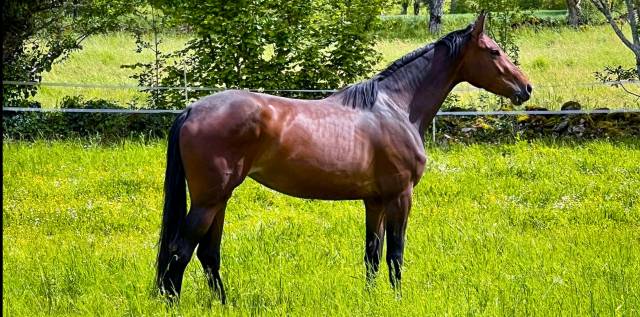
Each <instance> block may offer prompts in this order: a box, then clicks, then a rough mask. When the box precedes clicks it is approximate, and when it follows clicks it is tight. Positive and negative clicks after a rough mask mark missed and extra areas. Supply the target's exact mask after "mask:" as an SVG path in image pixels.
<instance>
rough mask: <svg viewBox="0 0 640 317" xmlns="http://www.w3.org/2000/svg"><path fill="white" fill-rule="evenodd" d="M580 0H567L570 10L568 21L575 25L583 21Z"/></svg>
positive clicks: (568, 9)
mask: <svg viewBox="0 0 640 317" xmlns="http://www.w3.org/2000/svg"><path fill="white" fill-rule="evenodd" d="M580 1H581V0H567V11H568V12H569V15H568V23H569V25H571V26H574V27H576V26H578V25H580V24H582V23H583V20H582V8H581V7H580Z"/></svg>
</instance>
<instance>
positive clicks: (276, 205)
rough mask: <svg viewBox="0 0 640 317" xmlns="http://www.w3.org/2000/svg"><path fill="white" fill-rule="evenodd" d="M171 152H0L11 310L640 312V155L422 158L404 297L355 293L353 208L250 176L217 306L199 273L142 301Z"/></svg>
mask: <svg viewBox="0 0 640 317" xmlns="http://www.w3.org/2000/svg"><path fill="white" fill-rule="evenodd" d="M164 148H165V143H164V142H158V143H155V142H151V143H142V142H132V141H125V142H123V143H121V144H118V145H113V146H108V147H104V146H99V145H96V144H92V143H91V142H87V141H83V142H75V141H67V142H44V141H40V142H35V143H20V142H12V141H8V142H4V143H3V151H4V157H3V169H4V178H3V197H4V201H3V209H2V216H3V240H4V243H3V250H2V252H3V299H2V301H3V314H4V315H7V316H39V315H135V316H141V315H149V316H155V315H189V316H202V315H210V314H212V313H213V314H216V315H217V314H222V313H224V314H233V315H250V314H261V315H283V314H291V315H371V316H373V315H375V316H380V315H384V316H391V315H395V316H397V315H414V316H424V315H436V314H437V315H443V314H448V315H463V314H465V315H490V316H494V315H638V314H640V311H639V310H638V308H639V307H640V284H638V276H640V261H638V259H639V258H640V240H638V238H639V235H638V233H639V232H640V205H639V204H638V201H640V192H639V191H638V188H640V144H639V143H638V141H637V140H629V141H627V142H619V143H609V142H606V141H591V142H584V143H569V144H556V143H553V142H542V141H538V142H534V143H525V142H519V143H515V144H504V145H472V146H457V145H456V146H450V147H439V148H428V149H427V150H428V153H429V163H428V166H427V169H426V173H425V176H424V177H423V179H422V181H421V183H420V184H419V186H417V187H416V189H415V193H414V205H413V209H412V214H411V217H410V220H409V228H408V235H407V248H406V255H405V261H406V266H405V273H404V275H403V276H404V284H403V292H402V297H401V298H399V297H397V296H396V295H395V294H394V293H393V292H392V291H391V290H390V287H389V283H388V281H387V280H386V267H385V266H384V265H383V267H382V268H381V270H382V274H381V275H380V277H379V279H378V282H377V284H376V286H375V287H374V288H373V289H372V290H370V291H367V290H365V287H364V266H363V264H362V257H363V251H364V250H363V249H364V211H363V206H362V203H361V202H357V201H349V202H331V201H316V200H305V199H295V198H291V197H288V196H285V195H282V194H279V193H276V192H274V191H272V190H269V189H267V188H265V187H262V186H261V185H259V184H257V183H255V182H254V181H251V180H248V181H246V182H245V183H243V184H242V185H241V186H240V187H239V188H238V189H237V190H236V191H235V193H234V195H233V197H232V199H231V201H230V203H229V206H228V211H227V220H226V224H225V235H224V238H223V246H222V254H223V255H222V274H223V278H224V280H225V283H226V286H227V296H228V300H229V305H228V306H226V307H221V306H220V305H219V304H218V303H217V302H215V301H211V299H210V298H211V295H210V292H209V291H208V289H207V286H206V282H205V280H204V276H203V274H202V273H201V266H200V264H199V263H197V260H195V259H194V261H192V263H191V265H190V266H189V268H188V271H187V274H186V278H185V287H184V293H183V298H182V302H181V304H180V305H179V306H178V307H176V308H170V307H167V306H166V305H164V304H163V303H162V302H160V301H159V300H158V299H156V298H154V297H153V296H151V285H152V280H153V274H154V267H153V264H154V258H155V257H154V256H155V243H156V241H157V236H158V230H159V223H160V212H161V200H162V175H163V168H164V151H165V149H164Z"/></svg>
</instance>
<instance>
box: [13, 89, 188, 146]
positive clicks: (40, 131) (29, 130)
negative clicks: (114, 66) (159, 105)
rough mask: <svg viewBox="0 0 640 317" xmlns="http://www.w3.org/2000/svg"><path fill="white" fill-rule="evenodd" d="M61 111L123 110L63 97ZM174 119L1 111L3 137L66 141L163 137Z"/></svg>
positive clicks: (165, 116) (96, 101)
mask: <svg viewBox="0 0 640 317" xmlns="http://www.w3.org/2000/svg"><path fill="white" fill-rule="evenodd" d="M17 106H29V107H36V108H39V107H40V105H39V104H37V103H36V104H31V103H29V102H26V101H23V102H21V103H18V104H17ZM60 108H63V109H71V108H73V109H122V108H121V107H120V106H118V105H117V104H115V103H113V102H110V101H106V100H99V99H92V100H86V101H85V100H83V99H82V98H81V97H66V98H64V99H63V101H62V103H61V104H60ZM175 117H176V115H175V114H172V113H167V114H122V113H73V112H11V111H3V113H2V118H3V121H2V128H3V137H5V138H13V139H22V140H34V139H40V138H44V139H65V138H78V137H84V138H86V137H99V138H100V139H102V140H105V141H114V140H119V139H122V138H126V137H132V136H133V137H138V136H142V137H145V138H159V137H165V136H166V134H167V132H168V131H169V127H170V126H171V123H172V122H173V120H174V119H175Z"/></svg>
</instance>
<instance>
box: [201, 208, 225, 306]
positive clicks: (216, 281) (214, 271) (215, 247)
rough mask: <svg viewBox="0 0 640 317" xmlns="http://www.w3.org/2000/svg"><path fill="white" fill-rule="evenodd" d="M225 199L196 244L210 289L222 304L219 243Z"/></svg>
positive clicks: (222, 286)
mask: <svg viewBox="0 0 640 317" xmlns="http://www.w3.org/2000/svg"><path fill="white" fill-rule="evenodd" d="M226 204H227V203H226V201H225V202H224V203H223V204H220V206H219V207H218V210H216V213H215V217H214V219H213V223H212V224H211V227H209V231H207V233H206V234H205V235H204V236H203V237H202V239H201V240H200V244H199V245H198V251H197V255H198V259H199V260H200V263H202V268H203V269H204V273H205V275H206V277H207V282H208V283H209V287H210V288H211V290H212V291H213V292H214V293H215V294H216V295H217V296H218V297H219V298H220V301H221V302H222V304H223V305H224V304H226V295H225V292H224V285H223V284H222V278H221V277H220V243H221V242H222V229H223V226H224V214H225V208H226Z"/></svg>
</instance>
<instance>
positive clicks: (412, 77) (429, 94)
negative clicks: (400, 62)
mask: <svg viewBox="0 0 640 317" xmlns="http://www.w3.org/2000/svg"><path fill="white" fill-rule="evenodd" d="M458 64H459V62H458V61H457V60H455V59H451V58H449V57H448V54H447V50H446V48H443V47H436V48H434V49H433V50H431V51H429V52H426V53H425V54H424V55H423V56H422V57H420V58H417V59H416V60H415V61H413V62H411V63H410V64H407V65H405V66H404V67H403V68H401V69H399V70H398V71H396V72H395V73H394V74H393V75H391V76H390V77H388V78H385V79H384V80H383V81H382V82H381V83H380V85H381V88H382V89H384V90H385V93H386V94H387V95H389V96H390V97H391V98H392V99H393V100H394V101H395V103H396V105H398V107H400V108H402V109H403V110H404V111H405V112H407V114H408V115H409V121H411V123H412V124H413V125H414V126H415V127H416V129H417V130H418V132H419V133H420V135H421V136H423V135H424V132H425V131H424V130H425V128H426V126H427V124H428V123H429V121H431V120H432V119H433V117H434V116H435V115H436V113H437V112H438V109H440V106H441V105H442V103H443V102H444V100H445V99H446V97H447V95H448V94H449V92H450V91H451V90H452V89H453V87H454V86H455V85H456V84H457V79H456V77H457V76H456V74H457V69H458Z"/></svg>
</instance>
